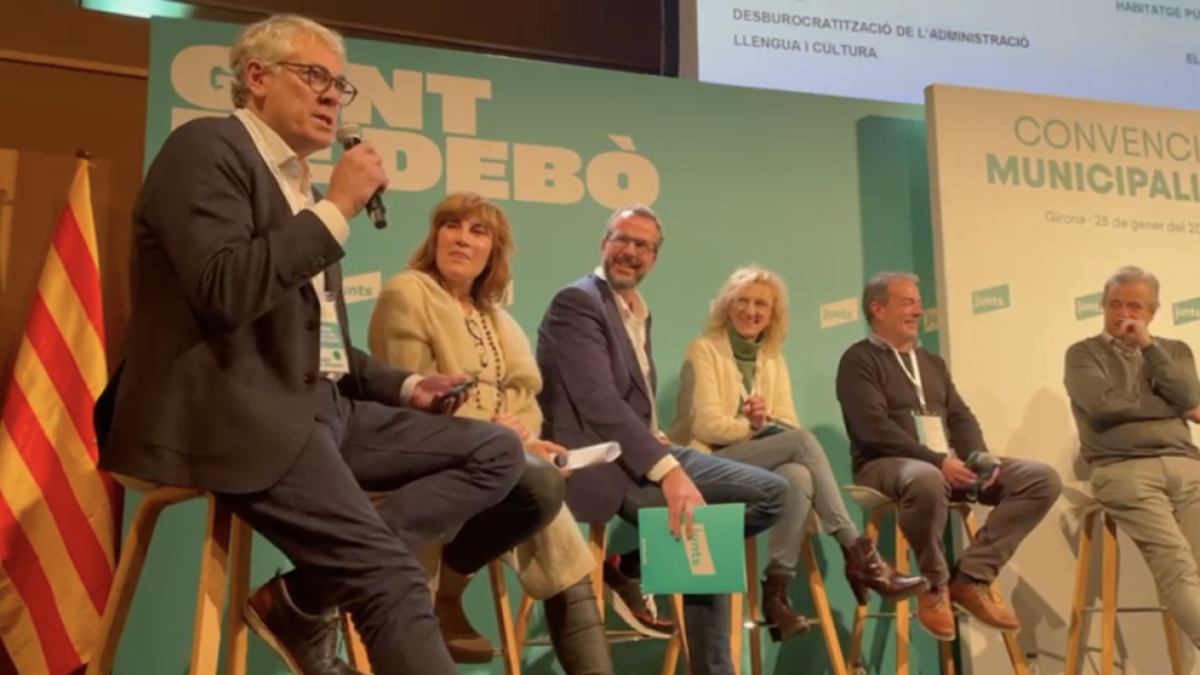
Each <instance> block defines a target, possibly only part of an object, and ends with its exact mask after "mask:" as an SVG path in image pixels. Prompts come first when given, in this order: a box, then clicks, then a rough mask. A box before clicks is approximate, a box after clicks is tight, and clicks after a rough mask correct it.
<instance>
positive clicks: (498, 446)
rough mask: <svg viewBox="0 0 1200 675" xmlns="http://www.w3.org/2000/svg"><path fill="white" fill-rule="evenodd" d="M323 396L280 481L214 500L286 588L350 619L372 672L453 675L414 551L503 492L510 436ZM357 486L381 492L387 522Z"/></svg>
mask: <svg viewBox="0 0 1200 675" xmlns="http://www.w3.org/2000/svg"><path fill="white" fill-rule="evenodd" d="M323 391H324V392H325V395H326V400H325V405H324V406H323V407H322V409H321V412H320V413H318V415H317V420H316V422H317V423H316V424H315V425H314V426H313V433H312V436H311V437H310V438H309V440H308V443H307V444H306V445H305V447H304V449H303V450H302V451H301V452H300V454H299V456H298V457H297V458H296V462H295V463H294V464H293V465H292V467H291V468H290V469H289V470H288V472H287V473H286V474H284V476H283V477H282V478H281V479H280V480H279V482H278V483H276V484H275V485H273V486H272V487H270V488H268V489H267V490H264V491H262V492H257V493H252V494H247V495H222V496H221V498H222V499H223V500H224V502H225V503H227V504H228V505H229V506H230V508H231V509H233V511H234V512H235V513H237V515H238V516H239V517H241V518H242V519H244V520H245V521H246V522H247V523H248V524H249V525H250V526H251V527H253V528H254V529H255V530H256V531H258V532H259V533H260V534H262V535H263V536H264V537H266V538H267V540H268V541H270V542H271V543H272V544H274V545H275V546H276V547H278V548H279V550H281V551H282V552H283V553H284V555H286V556H287V557H288V559H289V560H291V561H292V563H293V564H294V565H295V566H296V568H295V569H294V570H293V571H292V572H290V573H289V574H288V578H287V583H288V587H289V589H291V588H297V589H304V594H305V595H307V596H309V597H317V598H320V600H321V601H322V604H323V605H324V606H326V607H330V608H332V607H335V606H336V607H341V608H343V609H345V610H347V611H349V612H350V614H351V616H353V617H354V621H355V625H356V627H357V628H358V630H359V632H360V633H361V635H362V638H363V641H364V642H365V643H366V646H367V652H368V655H369V657H370V659H371V664H372V665H373V666H374V668H375V673H376V674H377V675H457V674H458V669H457V668H456V667H455V665H454V663H453V662H452V661H451V659H450V655H449V653H448V652H447V651H446V647H445V644H444V642H443V641H442V637H441V633H440V631H439V629H438V622H437V619H436V618H435V616H434V614H433V611H432V607H433V603H432V600H431V598H430V594H429V587H428V580H427V577H426V575H425V572H424V570H423V569H422V568H421V565H420V563H419V561H418V559H417V555H416V554H417V552H419V551H420V550H421V549H422V548H423V547H424V546H425V545H426V544H428V543H429V542H430V541H432V540H433V539H435V538H436V537H439V536H441V535H442V534H443V533H445V532H446V531H447V530H449V529H452V528H453V527H456V526H457V525H459V524H460V523H463V522H465V521H467V520H469V519H471V518H472V517H474V516H476V515H477V514H479V513H480V512H482V511H485V510H487V509H489V508H491V507H493V506H495V505H496V504H498V503H499V502H500V501H501V500H502V499H503V498H504V496H505V495H506V494H508V493H509V491H510V490H511V489H512V487H513V485H514V484H515V483H516V481H517V479H518V477H519V475H520V472H521V466H522V464H521V462H522V455H523V454H524V450H523V448H522V446H521V442H520V439H519V438H518V437H517V436H516V435H515V434H513V433H512V432H510V431H508V430H507V429H504V428H502V427H500V426H497V425H493V424H488V423H486V422H476V421H472V420H466V419H462V418H456V417H450V416H435V415H430V414H427V413H423V412H421V411H418V410H414V409H409V408H390V407H387V406H383V405H379V404H376V403H370V402H363V401H351V400H348V399H346V398H344V397H342V396H340V395H339V394H338V392H337V389H336V388H335V387H334V386H332V384H330V385H329V386H328V387H326V388H325V389H324V390H323ZM364 490H367V491H373V492H383V491H387V492H390V493H391V494H390V495H389V496H388V498H387V502H386V504H385V507H384V508H386V509H387V510H388V512H389V514H390V517H389V519H388V521H387V522H385V521H384V518H383V517H382V516H381V515H380V513H379V511H377V510H376V508H375V507H374V506H373V505H372V504H371V502H370V500H369V499H368V497H367V495H366V493H365V492H364Z"/></svg>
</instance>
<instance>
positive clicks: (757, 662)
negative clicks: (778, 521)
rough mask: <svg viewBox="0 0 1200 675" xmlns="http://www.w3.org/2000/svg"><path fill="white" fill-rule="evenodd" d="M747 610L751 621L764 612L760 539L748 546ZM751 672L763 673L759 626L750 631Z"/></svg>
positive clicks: (757, 674)
mask: <svg viewBox="0 0 1200 675" xmlns="http://www.w3.org/2000/svg"><path fill="white" fill-rule="evenodd" d="M746 611H747V612H749V613H750V620H751V621H758V617H759V616H760V615H761V614H762V604H761V602H760V598H759V587H758V541H757V540H753V539H752V540H750V542H749V543H748V544H747V546H746ZM739 665H740V664H739ZM750 673H751V675H763V660H762V633H761V632H759V630H758V629H757V628H755V629H754V630H751V631H750Z"/></svg>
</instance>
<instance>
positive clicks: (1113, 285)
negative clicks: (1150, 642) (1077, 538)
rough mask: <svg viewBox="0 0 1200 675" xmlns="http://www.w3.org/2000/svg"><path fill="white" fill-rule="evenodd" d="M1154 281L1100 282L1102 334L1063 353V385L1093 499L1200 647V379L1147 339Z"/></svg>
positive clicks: (1135, 273)
mask: <svg viewBox="0 0 1200 675" xmlns="http://www.w3.org/2000/svg"><path fill="white" fill-rule="evenodd" d="M1158 289H1159V283H1158V279H1157V278H1155V276H1154V275H1153V274H1149V273H1147V272H1145V271H1143V270H1141V269H1139V268H1137V267H1125V268H1122V269H1121V270H1119V271H1118V272H1117V273H1116V274H1115V275H1113V276H1112V278H1110V279H1109V280H1108V282H1107V283H1106V284H1105V285H1104V332H1103V333H1101V334H1100V335H1095V336H1092V337H1089V338H1085V339H1083V340H1080V341H1079V342H1076V343H1075V344H1073V345H1071V347H1070V348H1069V349H1067V357H1066V376H1065V384H1066V387H1067V394H1068V395H1069V396H1070V398H1071V412H1072V413H1073V414H1074V415H1075V423H1076V426H1077V427H1078V429H1079V442H1080V445H1081V446H1082V454H1083V458H1084V459H1085V460H1086V461H1087V462H1088V464H1089V466H1090V467H1091V468H1092V475H1091V484H1092V494H1093V496H1094V497H1095V498H1096V500H1097V501H1099V502H1100V503H1101V504H1102V505H1103V506H1104V509H1105V510H1106V511H1107V512H1108V514H1109V515H1110V516H1111V517H1112V518H1113V520H1115V521H1116V523H1117V526H1118V527H1120V528H1121V529H1122V530H1124V531H1125V533H1126V534H1128V535H1129V536H1130V538H1131V539H1133V541H1134V542H1135V543H1136V544H1137V546H1138V548H1139V549H1141V551H1142V555H1143V556H1145V558H1146V563H1147V564H1148V565H1149V567H1150V572H1151V573H1152V574H1153V575H1154V578H1155V580H1156V581H1157V583H1158V587H1159V590H1160V592H1161V596H1162V597H1163V599H1164V600H1165V601H1166V603H1167V608H1168V609H1169V610H1170V611H1171V613H1172V614H1173V615H1174V617H1175V621H1176V623H1178V624H1179V628H1180V629H1182V630H1183V632H1184V634H1186V635H1187V636H1188V638H1189V639H1191V641H1192V642H1193V643H1194V644H1195V645H1196V646H1197V647H1200V574H1198V573H1197V559H1198V558H1200V450H1197V448H1196V445H1195V444H1194V443H1193V442H1192V430H1191V428H1190V427H1189V425H1188V422H1189V421H1190V422H1200V380H1198V379H1197V377H1196V362H1195V360H1194V358H1193V357H1192V350H1191V348H1190V347H1188V345H1187V344H1186V343H1184V342H1181V341H1179V340H1169V339H1167V338H1162V337H1153V336H1151V335H1150V332H1149V330H1148V329H1149V325H1150V322H1151V321H1152V320H1153V319H1154V314H1155V311H1156V310H1157V309H1158Z"/></svg>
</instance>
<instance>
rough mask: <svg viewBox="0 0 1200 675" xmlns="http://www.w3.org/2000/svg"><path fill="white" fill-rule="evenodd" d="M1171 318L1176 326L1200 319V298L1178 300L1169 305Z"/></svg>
mask: <svg viewBox="0 0 1200 675" xmlns="http://www.w3.org/2000/svg"><path fill="white" fill-rule="evenodd" d="M1171 319H1172V320H1173V321H1174V322H1175V325H1176V326H1178V325H1180V324H1185V323H1191V322H1193V321H1200V298H1190V299H1188V300H1180V301H1179V302H1177V303H1175V304H1173V305H1171Z"/></svg>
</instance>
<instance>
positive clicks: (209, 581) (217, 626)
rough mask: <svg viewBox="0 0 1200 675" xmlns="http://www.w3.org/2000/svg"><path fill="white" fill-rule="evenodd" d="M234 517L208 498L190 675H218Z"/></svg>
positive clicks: (210, 496) (218, 503) (211, 498)
mask: <svg viewBox="0 0 1200 675" xmlns="http://www.w3.org/2000/svg"><path fill="white" fill-rule="evenodd" d="M232 520H233V514H232V513H231V512H230V511H229V509H227V508H225V506H224V505H223V504H221V503H220V502H218V501H217V498H216V497H215V496H213V495H209V496H208V532H207V534H206V535H205V537H204V553H203V558H202V559H201V561H200V590H199V592H198V593H197V597H196V626H195V630H194V632H193V633H192V661H191V666H190V667H189V669H188V675H216V672H217V657H218V656H219V655H220V653H221V614H222V612H223V611H224V609H225V589H226V588H227V587H228V584H229V576H228V574H229V536H230V528H231V526H232Z"/></svg>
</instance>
